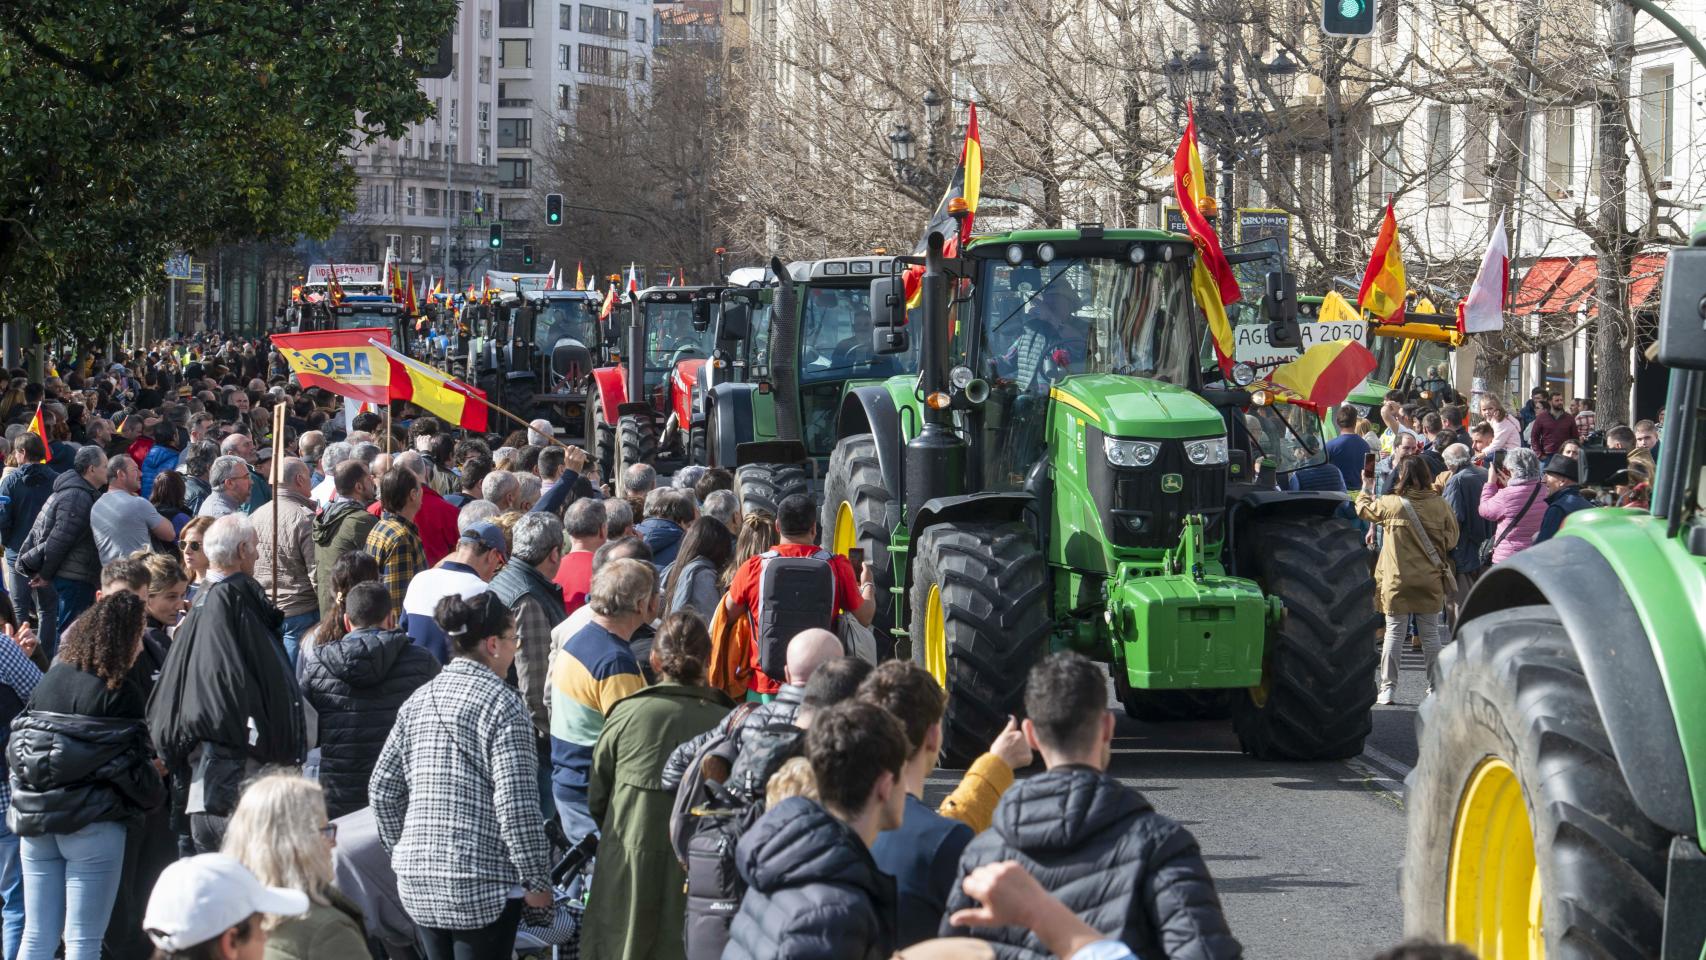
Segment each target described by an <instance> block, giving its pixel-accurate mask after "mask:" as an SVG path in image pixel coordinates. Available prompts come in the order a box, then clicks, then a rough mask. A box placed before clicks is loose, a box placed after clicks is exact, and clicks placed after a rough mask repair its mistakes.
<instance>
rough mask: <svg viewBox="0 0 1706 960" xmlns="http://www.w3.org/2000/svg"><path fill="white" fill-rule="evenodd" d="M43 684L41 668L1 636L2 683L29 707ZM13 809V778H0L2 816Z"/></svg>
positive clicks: (0, 666) (9, 639) (0, 663)
mask: <svg viewBox="0 0 1706 960" xmlns="http://www.w3.org/2000/svg"><path fill="white" fill-rule="evenodd" d="M40 682H41V668H39V667H37V666H36V664H35V661H34V660H31V659H30V658H29V657H27V656H25V655H24V651H23V650H20V649H19V648H18V645H17V644H16V643H14V642H12V639H11V638H10V637H6V636H0V683H3V684H5V685H6V686H8V687H11V688H12V692H13V693H16V694H17V695H18V699H19V700H22V701H23V702H24V705H25V707H28V706H29V702H30V694H32V693H34V692H35V689H36V684H38V683H40ZM11 807H12V778H11V777H9V776H6V777H0V816H5V814H6V811H7V810H9V809H11Z"/></svg>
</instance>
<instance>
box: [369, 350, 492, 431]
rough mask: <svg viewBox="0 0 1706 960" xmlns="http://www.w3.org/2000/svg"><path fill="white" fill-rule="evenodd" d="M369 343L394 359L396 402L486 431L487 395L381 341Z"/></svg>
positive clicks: (456, 423)
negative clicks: (404, 401) (404, 354)
mask: <svg viewBox="0 0 1706 960" xmlns="http://www.w3.org/2000/svg"><path fill="white" fill-rule="evenodd" d="M367 342H368V343H369V344H371V345H373V346H374V347H377V348H378V349H379V351H380V352H381V353H383V354H385V356H387V357H389V358H390V360H391V389H390V396H391V399H392V400H407V401H408V402H410V403H412V404H414V405H415V406H417V407H420V408H421V409H422V410H425V411H426V412H428V413H430V414H432V415H433V416H435V417H438V418H439V419H440V420H443V421H444V422H445V423H449V424H454V425H456V426H458V427H461V428H463V429H464V430H473V431H474V432H476V433H485V432H486V393H485V391H483V390H480V389H478V388H476V387H470V386H469V385H467V384H466V383H463V382H462V381H460V380H457V379H456V378H454V377H452V376H451V375H450V374H448V373H445V372H444V371H442V370H437V369H434V368H433V367H429V366H427V365H426V364H424V363H421V362H420V361H418V360H411V359H409V358H408V357H405V356H403V355H402V354H400V353H398V352H397V351H395V350H393V349H391V348H390V347H388V346H386V345H385V344H383V343H380V342H379V341H378V340H368V341H367Z"/></svg>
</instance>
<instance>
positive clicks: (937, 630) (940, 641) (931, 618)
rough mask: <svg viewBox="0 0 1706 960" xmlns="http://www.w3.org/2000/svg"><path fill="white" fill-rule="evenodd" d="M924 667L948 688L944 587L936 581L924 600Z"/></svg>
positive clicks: (943, 687)
mask: <svg viewBox="0 0 1706 960" xmlns="http://www.w3.org/2000/svg"><path fill="white" fill-rule="evenodd" d="M924 669H926V670H928V671H930V675H931V676H932V677H935V678H936V682H937V683H938V684H941V686H942V689H943V690H946V689H948V626H947V623H946V621H945V618H944V617H943V616H942V588H941V587H940V586H939V585H937V584H934V583H932V584H931V585H930V596H929V597H928V598H926V599H925V601H924Z"/></svg>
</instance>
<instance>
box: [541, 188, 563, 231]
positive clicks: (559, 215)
mask: <svg viewBox="0 0 1706 960" xmlns="http://www.w3.org/2000/svg"><path fill="white" fill-rule="evenodd" d="M545 225H546V226H547V227H560V226H562V225H563V195H562V194H560V193H547V194H545Z"/></svg>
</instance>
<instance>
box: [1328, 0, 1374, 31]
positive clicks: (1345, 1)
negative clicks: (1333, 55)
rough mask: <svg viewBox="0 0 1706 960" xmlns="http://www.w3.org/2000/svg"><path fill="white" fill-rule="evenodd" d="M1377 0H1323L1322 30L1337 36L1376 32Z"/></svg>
mask: <svg viewBox="0 0 1706 960" xmlns="http://www.w3.org/2000/svg"><path fill="white" fill-rule="evenodd" d="M1374 19H1375V0H1322V3H1321V32H1322V33H1325V34H1329V35H1331V36H1335V37H1366V36H1369V35H1370V34H1372V33H1374Z"/></svg>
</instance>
